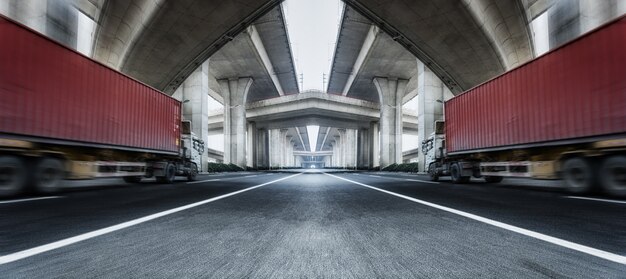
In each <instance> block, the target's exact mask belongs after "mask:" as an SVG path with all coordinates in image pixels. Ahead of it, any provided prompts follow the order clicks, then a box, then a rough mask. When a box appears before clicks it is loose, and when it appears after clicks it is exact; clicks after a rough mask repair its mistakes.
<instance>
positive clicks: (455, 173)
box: [450, 163, 470, 184]
mask: <svg viewBox="0 0 626 279" xmlns="http://www.w3.org/2000/svg"><path fill="white" fill-rule="evenodd" d="M462 170H463V169H462V168H461V166H459V164H457V163H454V164H452V165H451V166H450V177H451V178H452V182H453V183H456V184H463V183H467V182H469V181H470V177H469V176H462V175H461V174H462Z"/></svg>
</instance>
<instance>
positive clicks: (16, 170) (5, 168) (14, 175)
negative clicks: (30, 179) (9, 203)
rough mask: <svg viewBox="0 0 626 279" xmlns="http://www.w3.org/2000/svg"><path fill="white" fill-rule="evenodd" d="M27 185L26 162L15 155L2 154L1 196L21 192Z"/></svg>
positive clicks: (0, 173) (0, 172)
mask: <svg viewBox="0 0 626 279" xmlns="http://www.w3.org/2000/svg"><path fill="white" fill-rule="evenodd" d="M25 186H26V170H25V169H24V163H23V162H22V160H20V158H18V157H15V156H0V197H8V196H14V195H18V194H21V193H22V192H23V191H24V188H25Z"/></svg>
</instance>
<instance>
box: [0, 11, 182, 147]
mask: <svg viewBox="0 0 626 279" xmlns="http://www.w3.org/2000/svg"><path fill="white" fill-rule="evenodd" d="M180 108H181V104H180V102H179V101H177V100H175V99H173V98H171V97H169V96H167V95H165V94H163V93H161V92H160V91H158V90H155V89H153V88H151V87H149V86H147V85H144V84H142V83H140V82H138V81H136V80H134V79H132V78H130V77H127V76H125V75H123V74H121V73H119V72H117V71H115V70H112V69H110V68H108V67H106V66H104V65H102V64H100V63H98V62H95V61H93V60H91V59H89V58H87V57H85V56H83V55H81V54H79V53H77V52H74V51H72V50H70V49H67V48H66V47H64V46H62V45H60V44H58V43H56V42H54V41H51V40H50V39H47V38H45V37H44V36H42V35H40V34H38V33H35V32H34V31H31V30H30V29H27V28H25V27H22V26H21V25H18V24H16V23H14V22H12V21H10V20H7V19H5V18H2V17H0V133H6V134H15V135H24V136H33V137H39V138H42V139H60V140H67V141H76V142H81V143H90V144H98V145H112V146H119V147H124V148H131V149H138V150H139V149H142V150H153V151H157V152H164V153H177V152H178V145H179V140H180V124H179V123H180Z"/></svg>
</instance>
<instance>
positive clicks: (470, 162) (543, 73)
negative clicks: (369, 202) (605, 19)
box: [422, 17, 626, 196]
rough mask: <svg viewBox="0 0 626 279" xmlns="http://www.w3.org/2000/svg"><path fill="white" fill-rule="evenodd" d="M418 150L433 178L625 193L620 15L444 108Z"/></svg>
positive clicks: (625, 86)
mask: <svg viewBox="0 0 626 279" xmlns="http://www.w3.org/2000/svg"><path fill="white" fill-rule="evenodd" d="M444 110H445V127H444V125H443V122H441V123H437V125H438V126H439V127H438V128H437V129H435V130H437V132H435V134H434V135H432V136H431V137H430V138H429V139H428V140H426V141H424V142H423V143H422V150H423V151H424V152H425V154H426V158H427V160H426V166H428V173H429V174H430V176H431V178H432V179H433V180H437V179H438V178H439V177H440V176H447V175H450V176H451V177H452V180H453V181H454V182H456V183H463V182H467V181H469V179H470V177H471V176H475V177H484V178H485V180H486V181H487V182H500V181H501V180H502V178H503V177H506V176H512V177H529V178H543V179H556V178H563V179H564V182H565V183H564V184H565V185H566V187H567V188H568V189H569V190H570V191H571V192H575V193H583V192H588V191H592V190H595V189H603V190H604V191H605V192H607V193H609V194H613V195H619V196H625V195H626V17H621V18H620V19H617V20H615V21H613V22H611V23H609V24H607V25H604V26H602V27H600V28H598V29H596V30H594V31H592V32H590V33H587V34H585V35H583V36H581V37H580V38H578V39H576V40H574V41H572V42H570V43H568V44H566V45H564V46H562V47H559V48H558V49H555V50H553V51H551V52H549V53H547V54H545V55H543V56H541V57H539V58H537V59H535V60H533V61H531V62H528V63H526V64H524V65H522V66H520V67H518V68H515V69H513V70H511V71H509V72H507V73H505V74H503V75H501V76H498V77H496V78H494V79H492V80H489V81H487V82H485V83H483V84H481V85H479V86H477V87H475V88H473V89H470V90H468V91H466V92H464V93H462V94H460V95H459V96H456V97H454V98H452V99H450V100H449V101H447V102H446V103H445V106H444Z"/></svg>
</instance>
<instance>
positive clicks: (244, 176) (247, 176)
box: [242, 174, 257, 178]
mask: <svg viewBox="0 0 626 279" xmlns="http://www.w3.org/2000/svg"><path fill="white" fill-rule="evenodd" d="M255 176H257V175H256V174H253V175H246V176H244V177H242V178H248V177H255Z"/></svg>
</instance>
